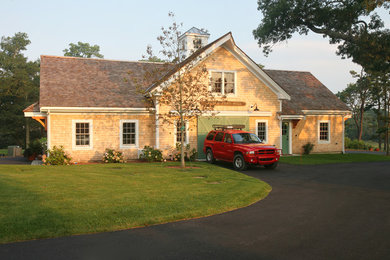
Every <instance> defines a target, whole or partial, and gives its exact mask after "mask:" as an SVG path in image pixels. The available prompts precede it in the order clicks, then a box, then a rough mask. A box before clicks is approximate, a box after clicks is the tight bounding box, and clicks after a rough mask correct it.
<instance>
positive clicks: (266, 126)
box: [256, 119, 268, 144]
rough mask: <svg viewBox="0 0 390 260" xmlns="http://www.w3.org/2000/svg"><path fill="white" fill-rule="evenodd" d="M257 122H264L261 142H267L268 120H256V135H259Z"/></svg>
mask: <svg viewBox="0 0 390 260" xmlns="http://www.w3.org/2000/svg"><path fill="white" fill-rule="evenodd" d="M259 123H265V140H263V143H265V144H268V120H264V119H262V120H256V135H257V136H259V127H258V124H259Z"/></svg>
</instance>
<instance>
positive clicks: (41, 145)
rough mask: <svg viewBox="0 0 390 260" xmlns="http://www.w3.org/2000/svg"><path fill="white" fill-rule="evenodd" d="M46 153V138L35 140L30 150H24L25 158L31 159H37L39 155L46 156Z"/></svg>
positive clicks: (30, 145) (29, 147)
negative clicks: (32, 157)
mask: <svg viewBox="0 0 390 260" xmlns="http://www.w3.org/2000/svg"><path fill="white" fill-rule="evenodd" d="M43 139H45V140H43ZM41 140H42V141H41ZM46 151H47V142H46V138H41V139H35V140H33V141H31V142H30V144H29V146H28V148H27V149H25V150H24V153H23V155H24V157H30V156H32V155H34V157H36V156H38V155H42V154H45V153H46Z"/></svg>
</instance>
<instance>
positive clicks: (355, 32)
mask: <svg viewBox="0 0 390 260" xmlns="http://www.w3.org/2000/svg"><path fill="white" fill-rule="evenodd" d="M380 6H382V7H384V8H389V7H390V4H389V1H388V0H376V1H375V0H347V1H342V0H339V1H337V0H336V1H335V0H288V1H287V0H259V1H258V10H260V11H261V12H262V13H263V19H262V21H261V23H260V25H259V26H258V27H257V29H255V30H254V31H253V34H254V36H255V39H257V40H258V44H259V45H260V46H261V47H263V51H264V53H265V54H269V52H270V51H271V50H272V47H273V45H274V44H276V43H278V42H281V41H286V40H288V39H290V38H292V36H293V35H294V34H295V33H298V34H304V35H307V34H308V33H309V32H310V31H311V32H314V33H317V34H320V35H322V36H323V37H328V38H329V42H330V43H331V44H338V51H337V54H338V55H341V56H342V57H343V58H346V57H348V58H349V57H350V58H352V60H353V61H354V62H356V63H358V64H360V65H361V66H362V67H363V68H364V69H365V70H366V71H387V70H388V69H389V61H390V48H389V46H390V31H389V30H388V29H386V28H384V23H383V21H382V19H381V18H380V17H379V16H378V15H377V14H376V13H375V12H374V10H375V9H376V8H378V7H380ZM373 61H374V62H373Z"/></svg>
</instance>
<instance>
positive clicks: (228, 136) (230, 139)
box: [225, 134, 232, 144]
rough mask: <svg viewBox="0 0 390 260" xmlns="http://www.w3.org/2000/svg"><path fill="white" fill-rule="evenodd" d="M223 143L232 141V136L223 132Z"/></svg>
mask: <svg viewBox="0 0 390 260" xmlns="http://www.w3.org/2000/svg"><path fill="white" fill-rule="evenodd" d="M225 143H229V144H231V143H232V136H231V135H230V134H225Z"/></svg>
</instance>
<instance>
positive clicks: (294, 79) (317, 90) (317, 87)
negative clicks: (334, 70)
mask: <svg viewBox="0 0 390 260" xmlns="http://www.w3.org/2000/svg"><path fill="white" fill-rule="evenodd" d="M264 72H265V73H267V74H268V75H269V76H270V77H271V78H272V79H273V80H274V81H275V82H277V83H278V84H279V86H281V87H282V88H283V89H284V90H285V91H286V92H287V93H288V94H289V95H290V97H291V100H283V101H282V102H283V103H282V114H283V115H303V114H304V110H338V111H340V110H341V111H349V108H348V107H347V105H346V104H345V103H343V102H342V101H341V100H340V99H339V98H338V97H337V96H336V95H335V94H333V92H331V91H330V90H329V89H328V88H327V87H325V86H324V85H323V84H322V83H321V82H320V81H319V80H318V79H317V78H316V77H314V76H313V75H312V74H311V73H310V72H304V71H285V70H264Z"/></svg>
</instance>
